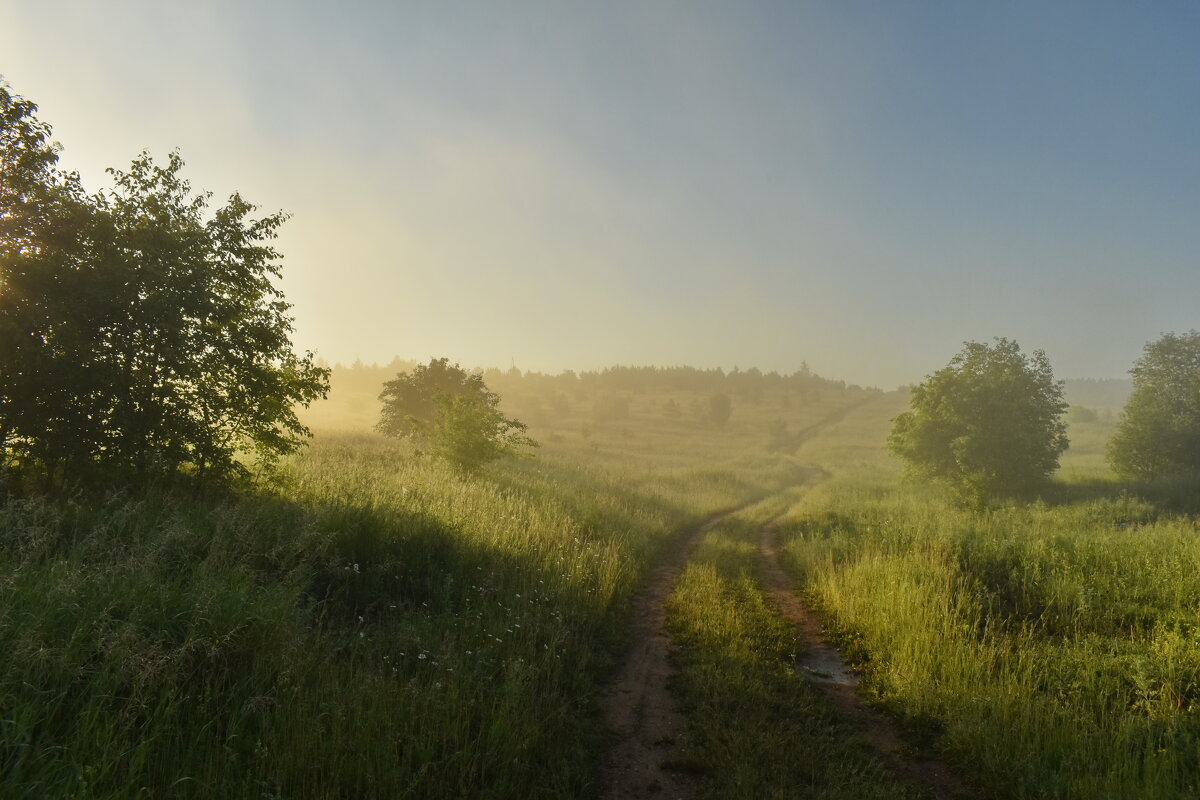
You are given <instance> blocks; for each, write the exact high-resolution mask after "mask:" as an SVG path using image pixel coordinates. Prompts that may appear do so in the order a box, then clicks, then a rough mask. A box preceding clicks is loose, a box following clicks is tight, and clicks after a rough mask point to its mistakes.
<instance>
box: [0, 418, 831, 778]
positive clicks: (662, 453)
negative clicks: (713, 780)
mask: <svg viewBox="0 0 1200 800" xmlns="http://www.w3.org/2000/svg"><path fill="white" fill-rule="evenodd" d="M680 399H681V400H684V399H685V398H682V397H681V398H680ZM832 402H834V401H831V403H827V404H814V405H813V406H812V407H810V408H807V409H797V410H795V411H794V412H793V413H792V417H791V421H792V423H793V424H802V423H804V422H806V421H808V420H816V419H818V418H820V417H821V416H822V415H824V414H826V413H827V412H828V410H829V408H830V407H833V406H832ZM839 402H840V400H839ZM647 408H648V406H647ZM558 422H559V423H560V424H559V425H558V426H557V427H556V428H547V427H545V426H543V427H542V428H540V429H538V428H535V430H534V433H535V435H537V436H539V437H540V438H542V439H543V441H544V442H545V444H544V446H543V448H542V449H541V451H540V452H539V454H538V457H537V458H535V459H528V460H511V461H509V462H506V463H505V464H503V465H498V467H499V468H497V469H493V470H492V472H491V473H490V474H489V476H487V477H485V478H482V479H478V480H463V479H461V478H460V477H459V476H457V475H456V474H455V473H453V472H452V471H450V470H448V469H445V468H443V467H442V466H440V465H438V464H436V463H431V462H429V461H427V460H424V459H419V458H415V457H413V456H411V455H410V454H409V453H407V452H406V451H405V450H404V449H403V448H400V447H398V446H397V445H396V444H394V443H392V442H389V441H386V440H383V439H381V438H379V437H377V436H375V435H374V434H372V433H370V432H368V431H364V430H362V429H361V426H359V429H358V430H354V426H348V427H349V428H350V430H345V429H343V431H342V432H339V433H329V434H326V433H322V432H320V431H319V430H318V433H317V436H316V438H315V440H314V442H313V444H312V446H311V447H310V448H308V449H307V450H306V451H304V452H303V453H302V454H301V455H300V456H298V457H297V458H295V459H294V460H293V461H292V462H291V463H289V464H288V465H287V467H286V469H285V470H284V472H283V473H282V474H281V475H280V476H279V478H278V479H277V481H276V482H275V483H274V484H271V485H267V486H260V487H259V488H258V489H256V490H254V491H248V492H240V493H228V494H222V493H217V492H208V493H197V492H188V491H184V490H180V489H175V490H167V489H161V490H155V489H153V488H149V489H146V490H145V491H142V492H139V493H137V494H128V493H125V494H113V495H108V496H95V495H82V494H81V495H78V496H76V497H74V498H71V499H69V500H65V501H60V500H48V499H37V498H26V499H14V500H11V501H10V502H8V503H7V504H6V505H4V506H3V508H2V509H0V515H2V516H0V529H3V530H4V531H5V532H6V535H5V539H4V546H3V548H2V549H0V598H2V605H0V608H2V609H3V610H2V611H0V649H2V650H3V652H4V653H5V654H6V656H5V658H4V659H3V661H2V662H0V764H2V765H3V772H2V774H0V794H2V795H3V796H4V797H6V798H8V797H13V798H18V797H25V798H42V797H112V798H116V797H133V796H138V797H217V796H219V797H255V798H262V797H389V798H390V797H405V796H408V797H447V798H451V797H464V796H478V797H514V798H515V797H576V796H588V795H589V794H592V793H594V792H595V791H596V786H595V783H596V778H595V769H596V757H597V753H598V752H599V751H600V750H602V749H603V744H604V741H605V739H604V736H605V733H604V731H603V726H602V725H601V724H600V723H599V721H598V718H597V710H596V702H595V698H596V695H597V692H598V691H599V687H600V686H601V685H602V683H603V681H604V680H605V679H606V678H607V676H608V675H609V674H610V673H611V671H612V668H613V664H614V659H615V658H617V657H618V656H619V653H620V650H621V647H622V644H623V641H624V636H625V620H626V615H627V614H628V609H629V600H630V597H631V594H632V592H633V590H634V589H635V588H636V587H637V585H638V584H639V582H640V581H641V579H642V578H643V576H644V574H645V571H646V569H647V568H648V566H649V565H651V564H653V562H654V560H655V558H656V555H657V553H658V552H659V550H660V548H661V547H662V546H663V545H664V543H665V542H667V541H668V540H669V539H670V538H671V537H672V535H674V534H676V533H678V532H680V531H681V530H683V529H685V528H686V527H687V526H689V525H691V524H693V523H695V522H696V521H697V520H699V519H700V518H702V517H703V516H705V515H707V514H711V513H713V512H715V511H717V510H719V509H723V508H729V507H733V506H736V505H740V504H742V503H744V502H746V501H748V500H751V499H753V498H755V497H759V496H762V495H765V494H767V493H770V492H772V491H775V490H777V489H778V488H780V487H782V486H784V485H787V484H788V483H789V482H790V481H792V480H793V475H794V472H795V469H796V467H795V465H794V463H793V461H792V460H791V459H789V458H788V457H786V456H779V455H769V454H767V453H766V452H765V449H764V447H763V445H762V441H763V439H764V435H763V434H762V433H761V431H760V430H759V427H758V425H757V423H756V421H755V419H754V418H753V417H751V418H747V415H742V417H741V418H740V419H738V418H735V420H734V421H733V422H732V423H731V424H730V425H729V426H728V427H726V428H725V429H721V430H716V429H709V428H706V427H704V426H703V425H701V424H700V423H698V422H694V421H693V422H672V421H667V420H663V419H662V418H661V415H659V414H654V415H653V416H652V415H651V414H650V413H649V412H648V411H647V413H644V414H639V413H638V412H637V410H636V406H635V409H634V411H633V412H632V413H631V414H630V415H629V417H628V418H626V419H624V420H622V421H621V422H620V424H619V425H617V424H613V425H607V424H597V423H595V422H589V423H588V424H589V425H590V426H591V429H589V430H587V431H583V430H582V427H581V426H582V425H583V424H584V423H583V421H582V420H580V419H572V418H570V417H567V418H565V419H561V420H559V421H558Z"/></svg>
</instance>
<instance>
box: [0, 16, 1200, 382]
mask: <svg viewBox="0 0 1200 800" xmlns="http://www.w3.org/2000/svg"><path fill="white" fill-rule="evenodd" d="M1198 41H1200V3H1197V2H1194V1H1193V0H1186V1H1184V2H1178V3H1171V2H1156V3H1131V2H1111V3H1109V2H1101V1H1100V0H1089V1H1088V2H1079V3H1068V2H1045V0H1037V2H991V3H983V2H960V1H959V0H947V1H946V2H924V3H921V2H905V1H904V0H888V1H887V2H873V3H872V2H850V1H849V0H835V1H833V2H821V3H817V2H812V3H805V2H799V1H796V2H778V3H755V2H728V3H720V4H718V3H702V2H678V3H670V2H628V3H625V2H612V1H611V0H605V2H590V3H583V2H565V1H564V0H546V2H500V1H499V0H487V1H481V2H478V3H460V2H453V0H436V1H435V0H430V2H425V3H402V2H386V3H385V2H378V3H368V2H357V3H355V2H350V3H346V2H338V3H333V2H322V3H317V2H295V1H287V2H285V1H283V0H280V1H279V2H253V0H242V1H241V2H236V3H215V2H212V3H210V2H201V1H200V0H197V1H195V2H187V3H184V2H161V0H159V1H156V2H123V1H122V0H112V1H111V2H103V3H102V2H87V1H85V0H68V1H66V2H59V1H58V0H0V74H3V75H4V76H5V77H6V78H7V79H8V81H9V82H10V84H11V85H12V88H13V90H14V91H16V92H17V93H19V94H23V95H25V96H27V97H29V98H30V99H32V100H34V101H36V102H38V103H39V104H40V105H41V116H42V118H43V119H45V120H46V121H48V122H50V123H51V124H52V125H54V127H55V133H56V137H57V138H58V139H59V140H60V141H62V143H63V144H64V146H65V151H64V163H65V164H66V165H68V166H70V167H74V168H78V169H80V170H81V171H82V172H83V174H84V178H85V181H86V182H87V183H88V185H90V186H92V187H97V186H99V185H100V184H101V183H102V182H103V179H104V175H103V173H102V168H103V167H105V166H113V165H116V166H121V165H125V164H127V163H128V161H129V160H130V159H131V158H132V157H133V156H134V155H135V154H136V153H137V152H138V151H139V150H140V149H142V148H149V149H150V150H151V151H152V152H154V153H158V154H166V153H167V152H168V151H169V150H170V149H171V148H174V147H178V148H180V149H181V151H182V153H183V156H184V158H185V160H186V161H187V162H188V176H189V177H190V178H191V179H192V181H193V183H195V184H196V185H198V186H201V187H204V188H208V189H212V190H213V191H215V192H216V193H217V195H218V196H221V195H225V194H228V193H229V192H230V191H232V190H234V189H238V190H240V191H242V193H243V194H245V195H246V196H247V198H248V199H250V200H251V201H253V202H257V203H259V204H261V205H263V206H265V207H266V208H268V209H272V210H274V209H278V208H282V209H285V210H287V211H290V212H292V213H293V214H294V219H293V220H292V221H291V222H290V223H289V224H288V225H287V226H286V230H285V232H284V234H283V236H282V241H281V243H280V246H281V248H282V249H283V251H284V252H285V254H286V262H285V279H284V289H285V291H286V293H287V296H288V298H289V300H290V301H291V302H293V303H294V304H295V308H294V312H295V314H296V316H297V324H298V331H297V336H296V340H297V343H298V344H299V345H300V346H302V347H306V348H315V349H316V350H317V351H318V352H319V353H320V355H322V356H323V357H325V358H327V359H328V360H330V361H351V360H353V359H354V358H356V357H361V358H362V359H363V360H365V361H387V360H390V358H391V357H392V356H393V355H397V354H399V355H401V356H403V357H406V358H428V357H430V356H434V355H439V356H440V355H446V356H449V357H451V358H452V359H454V360H458V361H462V362H463V363H464V364H473V365H475V364H478V365H500V366H507V365H508V364H509V363H510V360H513V359H515V361H516V364H517V365H518V366H520V367H523V368H531V369H540V370H546V371H558V370H560V369H564V368H575V369H580V368H595V367H600V366H605V365H609V364H614V363H626V364H646V363H658V364H680V363H687V364H694V365H697V366H724V367H726V368H729V367H732V366H734V365H739V366H741V367H743V368H746V367H749V366H759V367H761V368H763V369H779V370H783V371H791V370H794V369H796V368H797V367H798V366H799V365H800V363H801V362H802V361H807V362H808V364H809V365H810V366H811V367H812V368H813V369H814V370H815V371H817V372H819V373H821V374H824V375H828V376H830V377H834V378H844V379H846V380H848V381H852V382H858V383H869V384H876V385H881V386H885V387H890V386H893V385H895V384H897V383H905V382H912V381H915V380H919V379H920V378H921V377H922V376H923V375H924V374H926V373H928V372H930V371H932V370H934V369H936V368H938V367H940V366H942V365H943V364H944V363H945V362H946V361H947V360H948V359H949V358H950V357H951V356H952V355H953V354H954V353H955V352H956V351H957V350H958V348H959V346H960V345H961V343H962V341H963V340H965V339H989V338H991V337H992V336H1008V337H1011V338H1015V339H1016V340H1017V341H1018V342H1020V343H1021V345H1022V346H1023V347H1024V348H1025V349H1027V350H1029V349H1034V348H1039V347H1040V348H1043V349H1045V350H1046V352H1047V354H1048V355H1049V356H1050V360H1051V363H1052V364H1053V366H1054V367H1055V370H1056V372H1057V373H1058V374H1059V375H1060V376H1062V377H1083V376H1093V377H1119V376H1121V375H1123V374H1124V371H1125V370H1126V369H1127V368H1128V366H1129V364H1130V362H1131V361H1132V360H1133V359H1134V358H1135V357H1137V355H1138V354H1139V352H1140V350H1141V347H1142V345H1143V343H1144V342H1146V341H1147V340H1149V339H1152V338H1155V337H1156V336H1157V335H1158V334H1159V333H1161V332H1164V331H1169V330H1176V331H1183V330H1187V329H1190V328H1194V327H1200V310H1198V309H1200V213H1198V212H1200V47H1198V46H1197V42H1198Z"/></svg>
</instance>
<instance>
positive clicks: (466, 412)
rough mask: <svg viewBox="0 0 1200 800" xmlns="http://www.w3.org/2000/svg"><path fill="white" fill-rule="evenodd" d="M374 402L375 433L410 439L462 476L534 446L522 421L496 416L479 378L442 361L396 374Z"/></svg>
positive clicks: (494, 397)
mask: <svg viewBox="0 0 1200 800" xmlns="http://www.w3.org/2000/svg"><path fill="white" fill-rule="evenodd" d="M379 399H380V401H381V402H382V403H383V413H382V415H381V418H380V420H379V424H378V425H376V429H377V430H378V431H379V432H380V433H382V434H384V435H386V436H392V437H395V438H402V439H409V440H411V441H413V442H415V443H416V444H417V445H418V446H420V447H422V448H426V449H428V451H429V452H430V453H432V454H433V455H434V456H437V457H439V458H441V459H443V460H445V461H448V462H449V463H451V464H453V465H454V466H455V467H457V468H458V469H460V470H461V471H463V472H466V473H474V472H478V471H479V470H480V469H482V468H483V467H484V466H485V465H486V464H488V463H489V462H491V461H494V460H496V459H497V458H500V457H502V456H505V455H508V454H510V453H514V452H517V450H518V449H519V448H521V447H536V446H537V442H535V441H534V440H533V439H531V438H530V437H529V436H526V435H525V431H526V426H525V424H524V423H522V422H519V421H518V420H515V419H509V418H507V417H505V416H504V415H503V414H502V413H501V412H500V409H499V407H498V406H499V404H500V396H499V395H498V394H496V393H495V392H492V391H489V390H488V388H487V386H486V385H485V384H484V382H483V377H482V376H481V375H476V374H471V373H468V372H467V371H466V370H464V369H463V368H462V367H460V366H459V365H458V364H451V363H449V360H448V359H445V358H435V359H432V360H431V361H430V362H429V364H428V365H424V364H422V365H418V366H417V367H416V368H414V369H413V371H412V372H410V373H406V372H401V373H400V374H399V375H397V376H396V378H395V380H391V381H388V382H387V383H385V384H384V386H383V391H382V392H381V393H380V395H379Z"/></svg>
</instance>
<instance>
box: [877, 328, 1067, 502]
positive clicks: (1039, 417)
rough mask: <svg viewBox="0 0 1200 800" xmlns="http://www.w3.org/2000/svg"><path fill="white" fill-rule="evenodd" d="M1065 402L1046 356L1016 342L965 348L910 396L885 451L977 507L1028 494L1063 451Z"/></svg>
mask: <svg viewBox="0 0 1200 800" xmlns="http://www.w3.org/2000/svg"><path fill="white" fill-rule="evenodd" d="M1066 408H1067V404H1066V403H1065V402H1064V400H1063V389H1062V383H1061V382H1056V381H1055V380H1054V375H1053V372H1052V371H1051V369H1050V363H1049V361H1048V360H1047V359H1046V355H1045V353H1043V352H1042V351H1040V350H1038V351H1035V352H1034V353H1033V354H1032V355H1029V356H1027V355H1025V354H1023V353H1022V352H1021V349H1020V347H1018V346H1017V343H1016V342H1014V341H1011V340H1009V339H1003V338H999V339H996V340H995V344H992V345H989V344H985V343H980V342H967V343H966V344H965V346H964V347H963V349H962V350H961V351H960V352H959V353H958V354H957V355H956V356H955V357H954V358H953V359H951V361H950V363H949V364H948V365H947V366H946V367H943V368H942V369H940V370H938V371H937V372H935V373H933V374H932V375H930V376H929V377H928V378H926V380H925V382H924V383H922V384H920V385H919V386H916V387H914V388H913V390H912V401H911V410H909V411H907V412H905V413H903V414H901V415H900V416H898V417H896V419H895V420H894V423H893V427H892V432H891V435H890V436H889V438H888V447H889V449H891V451H892V452H893V453H895V454H896V455H898V456H900V457H901V458H902V459H904V461H905V462H907V464H908V466H909V467H910V468H911V469H912V470H913V471H914V472H915V473H916V474H918V475H921V476H924V477H928V478H933V479H937V480H941V481H944V482H946V483H948V484H949V485H950V486H951V487H953V488H954V489H955V490H956V491H957V492H958V493H959V494H960V495H961V496H963V497H964V498H965V499H969V500H971V501H974V502H983V501H984V500H986V499H987V498H990V497H996V496H1000V495H1014V494H1019V493H1021V492H1024V491H1028V490H1029V489H1031V488H1034V487H1035V486H1036V485H1037V484H1039V483H1041V482H1043V481H1044V480H1045V479H1046V478H1048V477H1049V475H1050V473H1051V472H1053V471H1054V470H1055V469H1057V468H1058V458H1059V456H1060V455H1061V454H1062V452H1063V451H1064V450H1066V448H1067V435H1066V424H1065V423H1064V422H1063V420H1062V415H1063V412H1064V411H1065V410H1066Z"/></svg>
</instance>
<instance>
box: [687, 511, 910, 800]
mask: <svg viewBox="0 0 1200 800" xmlns="http://www.w3.org/2000/svg"><path fill="white" fill-rule="evenodd" d="M776 506H778V503H777V502H768V503H765V504H762V505H759V506H756V507H755V508H752V509H749V510H748V511H747V512H744V513H742V514H739V515H737V516H735V517H731V518H729V519H727V520H725V521H724V522H722V523H721V524H720V525H718V526H717V527H715V528H714V529H713V530H711V531H710V532H709V533H708V534H707V535H706V536H705V537H704V539H703V541H702V542H701V544H700V545H699V547H698V548H697V550H696V552H695V553H694V554H693V558H692V560H691V561H690V563H689V564H688V565H687V567H686V568H685V569H684V572H683V574H682V575H681V576H680V579H679V581H678V583H677V584H676V587H675V590H674V592H673V593H672V594H671V596H670V598H669V599H668V601H667V623H668V626H669V629H670V631H671V635H672V637H673V639H674V641H675V644H676V647H677V650H676V654H675V657H676V664H677V667H678V674H677V676H676V681H677V683H676V685H675V688H676V690H677V692H678V693H679V695H680V697H681V698H682V700H683V703H684V708H685V710H686V712H687V715H688V720H689V723H688V724H689V728H688V746H687V751H686V755H685V756H684V757H683V758H682V760H681V762H680V763H679V764H677V765H676V766H677V767H678V768H680V769H691V770H695V771H697V772H700V773H702V774H703V775H704V776H705V779H704V782H703V784H702V786H703V788H702V790H701V791H702V795H703V796H704V797H710V798H785V797H786V798H791V797H797V796H802V797H810V798H818V799H821V800H834V799H835V798H845V800H870V798H888V800H897V799H898V798H916V797H920V796H921V794H920V793H919V792H918V791H917V790H916V789H914V788H912V787H908V786H905V785H901V784H899V783H898V782H897V781H896V779H895V778H894V777H893V776H892V775H891V774H890V773H889V772H888V771H887V769H886V768H885V767H884V766H883V765H882V763H881V762H880V761H879V760H878V758H877V757H876V755H875V753H874V752H873V751H872V750H871V749H870V747H869V746H868V745H867V744H866V743H865V742H864V741H863V740H862V739H861V737H860V736H859V735H858V734H857V732H856V731H855V729H854V728H853V727H852V726H851V725H850V724H849V723H847V722H846V721H844V720H842V719H840V718H839V716H838V714H837V713H836V711H835V710H834V709H833V707H832V706H831V705H830V703H829V701H828V700H827V699H826V698H825V697H824V696H823V695H822V694H821V692H820V691H819V690H818V689H816V688H815V687H813V686H812V685H811V684H809V683H808V682H807V681H806V680H805V679H804V678H802V677H800V676H799V675H797V673H796V670H795V668H794V662H795V659H796V655H797V648H798V647H799V646H800V644H799V642H798V639H797V636H796V632H795V629H794V628H793V626H792V625H791V624H789V623H788V622H787V621H786V620H784V619H783V618H782V617H781V616H780V615H779V614H778V613H777V612H776V611H775V610H774V609H772V608H771V607H770V606H769V604H768V602H767V599H766V597H765V596H764V594H763V592H762V590H761V588H760V586H759V582H758V580H757V579H756V574H755V573H756V568H757V563H758V561H757V560H758V555H757V554H758V534H759V530H760V529H761V527H762V524H763V523H764V522H765V520H766V519H767V518H768V517H769V515H770V514H772V513H776V512H777V511H778V510H780V509H779V508H777V507H776Z"/></svg>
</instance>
